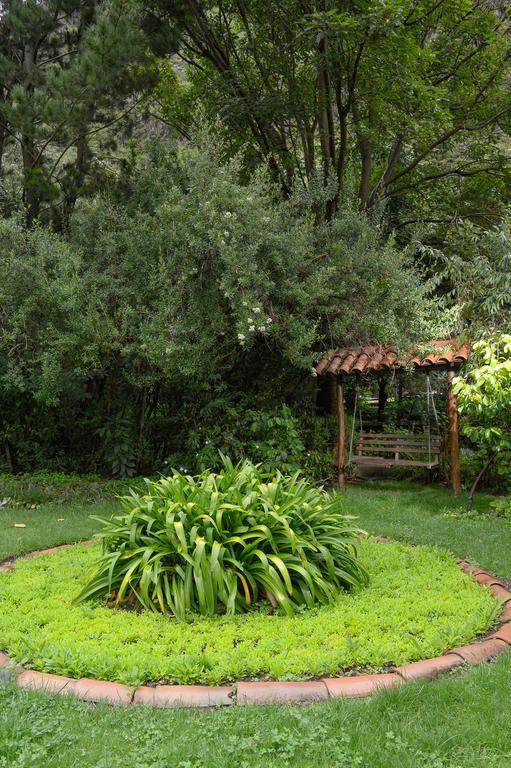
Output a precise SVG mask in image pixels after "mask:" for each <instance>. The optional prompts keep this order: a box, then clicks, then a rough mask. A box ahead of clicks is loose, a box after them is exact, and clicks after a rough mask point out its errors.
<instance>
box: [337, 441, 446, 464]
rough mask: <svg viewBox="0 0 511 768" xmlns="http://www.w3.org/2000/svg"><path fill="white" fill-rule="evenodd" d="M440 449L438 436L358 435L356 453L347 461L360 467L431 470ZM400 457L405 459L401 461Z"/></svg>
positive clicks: (437, 460)
mask: <svg viewBox="0 0 511 768" xmlns="http://www.w3.org/2000/svg"><path fill="white" fill-rule="evenodd" d="M441 448H442V438H441V437H440V435H429V434H428V433H422V434H416V435H413V434H412V435H405V434H399V433H392V432H360V434H359V436H358V443H357V448H356V451H357V453H356V455H354V456H352V457H351V462H352V463H353V464H358V465H360V466H363V467H382V468H390V467H427V468H428V469H432V468H433V467H437V466H438V465H439V463H440V453H441ZM381 454H383V455H381ZM385 454H387V455H385ZM388 454H391V455H388ZM403 455H404V456H405V457H406V458H402V456H403ZM410 457H412V458H410ZM415 457H416V458H415ZM426 457H427V458H426Z"/></svg>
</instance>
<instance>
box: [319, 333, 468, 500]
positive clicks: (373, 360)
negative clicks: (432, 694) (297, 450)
mask: <svg viewBox="0 0 511 768" xmlns="http://www.w3.org/2000/svg"><path fill="white" fill-rule="evenodd" d="M421 346H422V347H423V348H427V349H428V350H432V352H431V353H430V354H428V355H426V356H424V357H423V356H421V355H420V352H418V350H419V349H420V348H417V347H416V348H415V350H414V351H413V352H410V353H409V354H407V355H404V356H400V355H399V354H398V353H397V352H396V350H395V349H394V348H393V347H390V346H383V345H380V346H376V345H374V346H366V347H342V348H340V349H337V350H333V351H331V352H327V353H326V354H325V355H323V357H322V358H321V360H320V361H319V362H318V363H317V365H316V373H317V374H318V376H327V377H334V379H335V381H336V390H337V415H338V421H339V432H338V451H337V473H338V481H339V485H340V486H341V487H342V486H344V485H345V483H346V428H345V423H346V418H345V403H344V381H345V378H346V377H347V376H358V377H360V378H369V377H381V376H382V375H385V374H391V373H392V372H393V371H396V370H404V369H406V368H410V367H411V368H412V369H414V370H415V371H417V372H420V373H426V374H427V373H429V372H431V371H447V381H448V396H447V402H448V417H449V449H450V458H451V483H452V488H453V490H454V493H459V492H460V490H461V474H460V452H459V441H458V408H457V402H456V395H455V394H454V392H453V389H452V381H453V379H454V376H455V375H456V372H457V371H458V370H459V369H460V368H461V367H462V366H463V365H464V364H465V363H466V362H467V360H468V357H469V355H470V345H469V344H467V343H460V342H458V341H457V340H456V339H441V340H440V339H436V340H434V341H429V342H427V343H426V344H424V345H421Z"/></svg>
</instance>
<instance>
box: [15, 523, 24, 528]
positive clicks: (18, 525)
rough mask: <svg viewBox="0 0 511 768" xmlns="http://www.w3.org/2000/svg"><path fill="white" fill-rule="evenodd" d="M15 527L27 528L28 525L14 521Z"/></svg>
mask: <svg viewBox="0 0 511 768" xmlns="http://www.w3.org/2000/svg"><path fill="white" fill-rule="evenodd" d="M14 527H15V528H26V527H27V526H26V525H25V523H14Z"/></svg>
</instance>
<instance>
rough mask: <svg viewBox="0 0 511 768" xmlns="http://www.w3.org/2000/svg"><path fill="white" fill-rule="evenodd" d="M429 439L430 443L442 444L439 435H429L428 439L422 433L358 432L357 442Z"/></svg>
mask: <svg viewBox="0 0 511 768" xmlns="http://www.w3.org/2000/svg"><path fill="white" fill-rule="evenodd" d="M428 439H430V440H431V442H437V443H440V442H442V436H441V435H431V437H428V433H427V432H425V433H424V432H423V433H421V434H415V435H413V434H412V435H404V434H401V433H399V432H360V434H359V440H364V441H367V442H371V441H374V440H376V441H378V442H379V441H381V440H388V441H389V442H390V441H395V440H400V441H401V442H403V443H405V442H412V443H415V442H422V441H423V440H426V441H427V440H428Z"/></svg>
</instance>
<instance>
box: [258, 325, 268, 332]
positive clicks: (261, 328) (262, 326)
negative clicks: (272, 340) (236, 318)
mask: <svg viewBox="0 0 511 768" xmlns="http://www.w3.org/2000/svg"><path fill="white" fill-rule="evenodd" d="M259 330H260V331H263V333H264V331H265V330H266V328H265V327H264V325H260V326H259Z"/></svg>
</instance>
